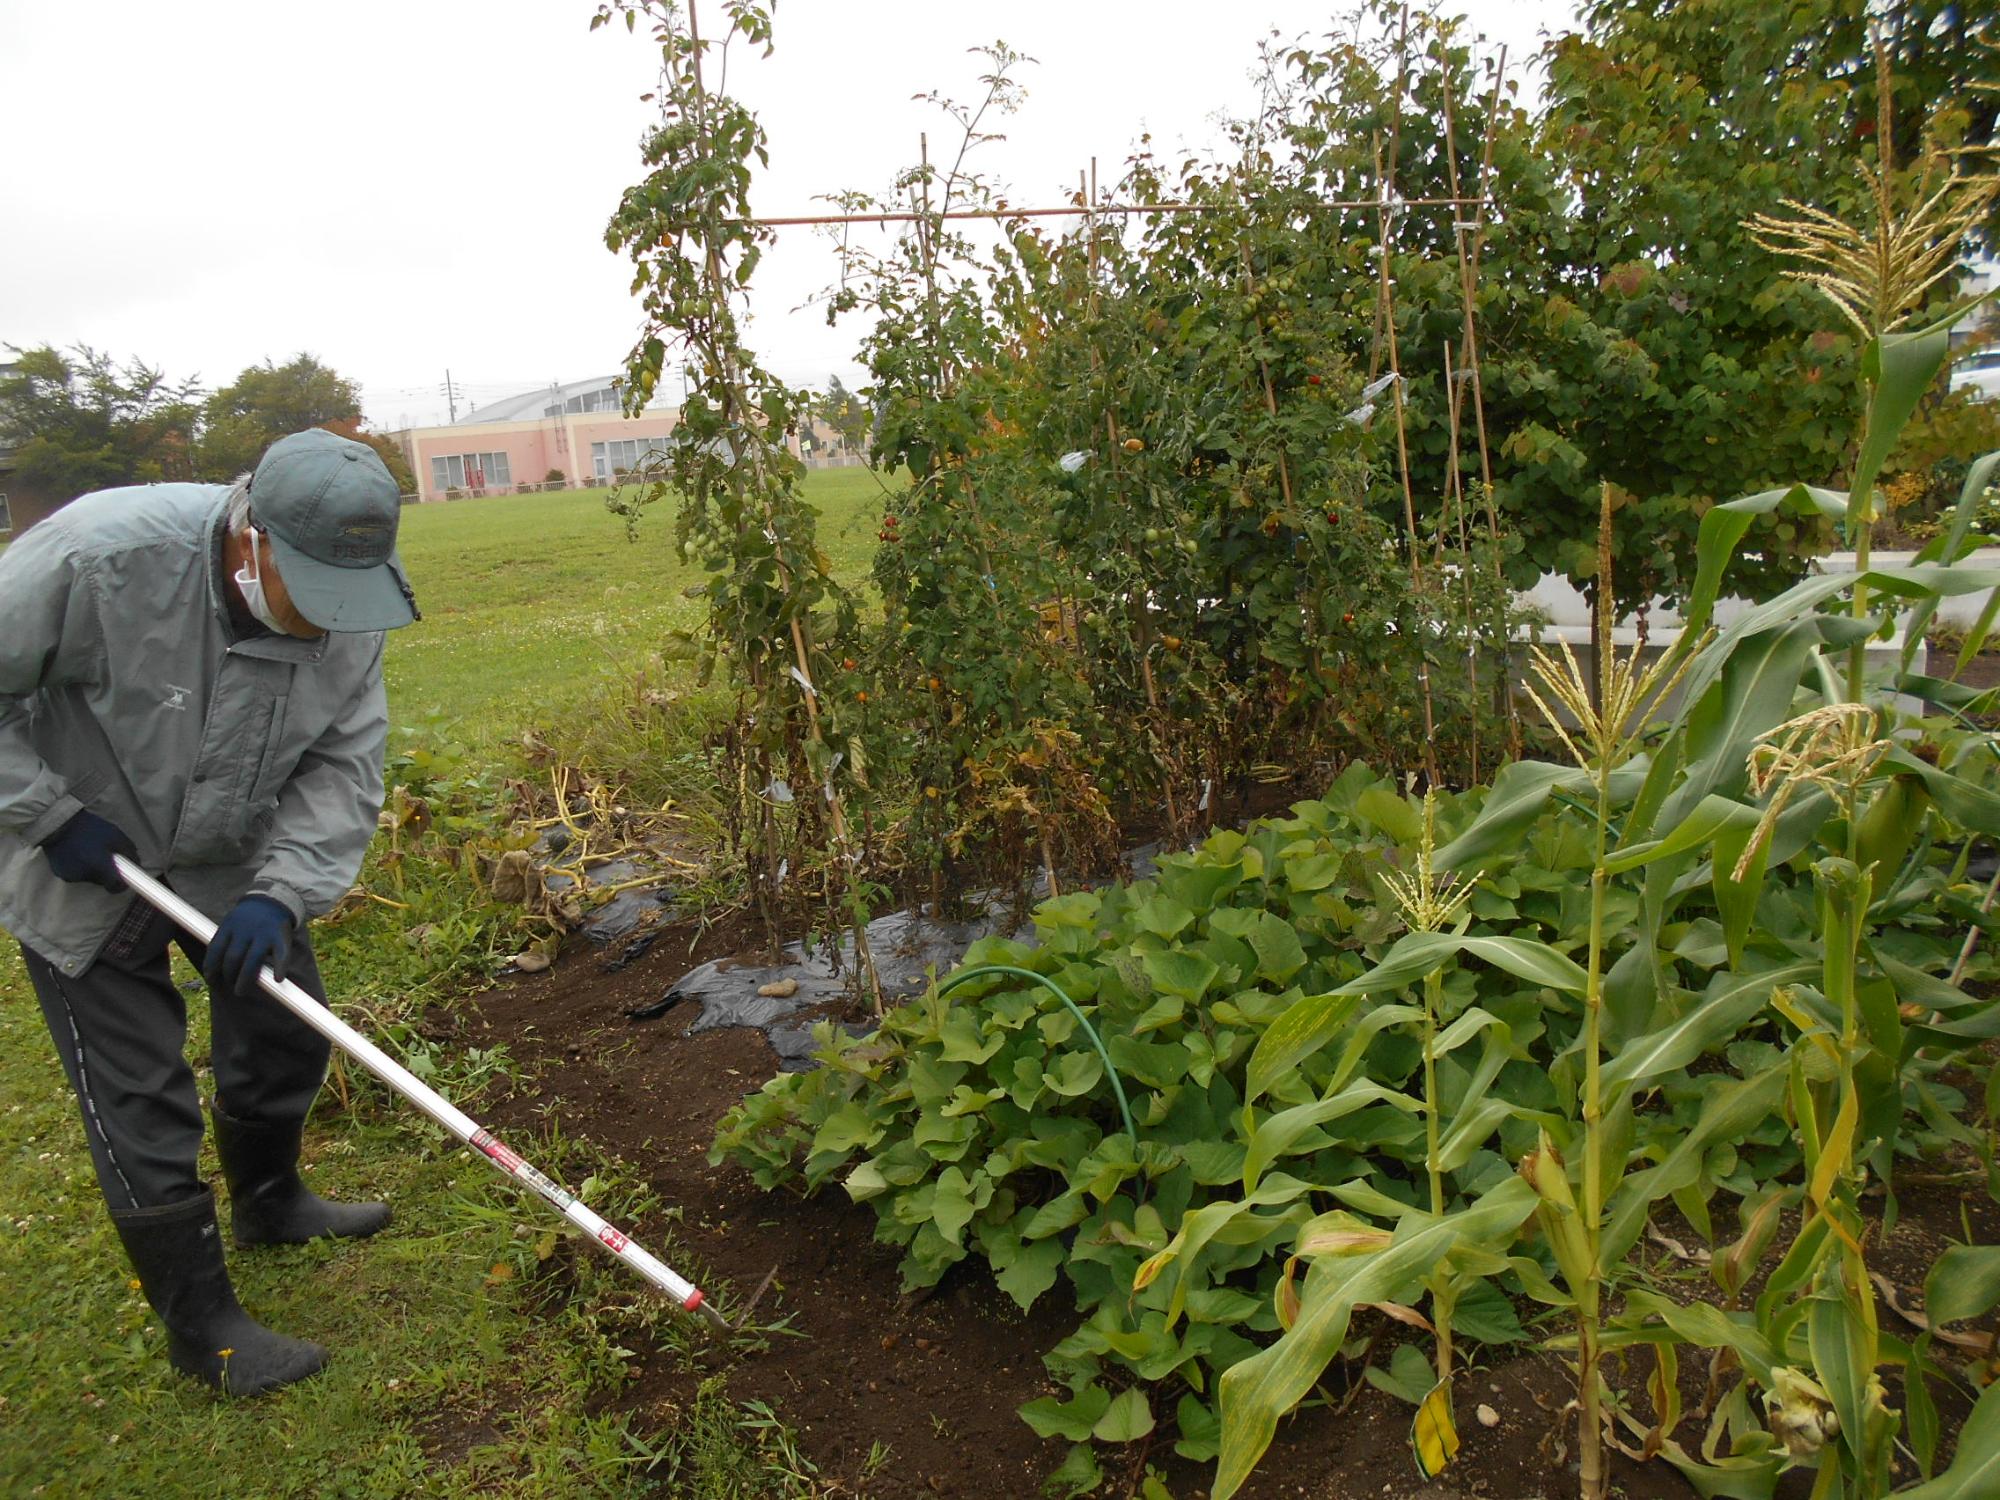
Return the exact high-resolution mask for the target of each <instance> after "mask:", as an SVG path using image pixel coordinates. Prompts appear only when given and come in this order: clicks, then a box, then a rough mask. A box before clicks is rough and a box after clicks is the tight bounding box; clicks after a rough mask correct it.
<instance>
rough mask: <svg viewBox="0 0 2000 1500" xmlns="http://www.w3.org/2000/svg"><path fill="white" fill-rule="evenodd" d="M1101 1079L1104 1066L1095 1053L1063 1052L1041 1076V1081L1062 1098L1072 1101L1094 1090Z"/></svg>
mask: <svg viewBox="0 0 2000 1500" xmlns="http://www.w3.org/2000/svg"><path fill="white" fill-rule="evenodd" d="M1103 1077H1104V1064H1103V1063H1102V1062H1101V1061H1099V1060H1098V1056H1097V1054H1096V1053H1095V1052H1065V1053H1063V1055H1062V1056H1061V1057H1059V1058H1057V1059H1056V1064H1055V1066H1054V1067H1052V1068H1050V1069H1049V1070H1048V1072H1046V1073H1045V1074H1043V1075H1042V1081H1043V1082H1044V1083H1046V1084H1047V1085H1048V1086H1049V1088H1050V1089H1052V1090H1053V1091H1054V1092H1056V1093H1058V1094H1061V1095H1062V1096H1063V1097H1064V1098H1066V1099H1074V1098H1075V1097H1076V1096H1077V1095H1078V1094H1087V1093H1089V1092H1090V1091H1091V1090H1092V1089H1094V1088H1096V1087H1097V1085H1098V1081H1099V1080H1100V1079H1102V1078H1103Z"/></svg>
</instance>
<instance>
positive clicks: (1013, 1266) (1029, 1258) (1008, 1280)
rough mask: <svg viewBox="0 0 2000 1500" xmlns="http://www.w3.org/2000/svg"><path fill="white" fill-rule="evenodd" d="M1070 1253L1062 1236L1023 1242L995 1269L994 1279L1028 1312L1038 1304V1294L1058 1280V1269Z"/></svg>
mask: <svg viewBox="0 0 2000 1500" xmlns="http://www.w3.org/2000/svg"><path fill="white" fill-rule="evenodd" d="M1067 1255H1068V1252H1067V1251H1066V1250H1065V1249H1064V1248H1063V1242H1062V1241H1061V1240H1055V1239H1049V1240H1037V1241H1035V1242H1034V1243H1033V1244H1024V1245H1023V1246H1021V1249H1020V1252H1019V1253H1018V1254H1017V1255H1015V1256H1014V1258H1013V1259H1012V1260H1010V1261H1008V1263H1007V1264H1006V1266H1005V1267H1004V1268H999V1269H997V1270H996V1271H995V1273H994V1277H993V1280H994V1283H995V1284H996V1285H997V1286H998V1287H999V1288H1000V1290H1001V1291H1003V1292H1005V1293H1006V1294H1007V1295H1008V1296H1010V1297H1012V1298H1013V1299H1014V1302H1015V1304H1016V1305H1017V1306H1019V1307H1020V1309H1021V1310H1022V1311H1023V1312H1026V1311H1027V1310H1028V1309H1029V1308H1030V1307H1033V1306H1034V1305H1035V1299H1036V1298H1037V1297H1039V1296H1041V1295H1042V1293H1043V1292H1046V1291H1047V1290H1048V1289H1049V1288H1050V1287H1052V1286H1054V1285H1055V1284H1056V1273H1057V1272H1059V1271H1060V1270H1061V1269H1062V1264H1063V1260H1064V1259H1065V1257H1066V1256H1067ZM996 1265H997V1262H996Z"/></svg>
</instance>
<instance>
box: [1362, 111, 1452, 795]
mask: <svg viewBox="0 0 2000 1500" xmlns="http://www.w3.org/2000/svg"><path fill="white" fill-rule="evenodd" d="M1398 97H1400V94H1399V96H1398ZM1375 176H1376V180H1377V181H1378V182H1380V183H1381V184H1382V200H1383V202H1385V203H1386V202H1388V201H1389V200H1390V199H1391V198H1392V197H1393V196H1394V194H1395V183H1394V180H1393V179H1392V178H1391V177H1390V176H1389V175H1388V174H1387V173H1386V172H1385V171H1384V169H1383V165H1382V145H1381V142H1380V141H1379V140H1378V141H1377V142H1376V144H1375ZM1389 219H1390V216H1389V215H1388V214H1384V215H1382V218H1381V226H1380V227H1381V235H1380V238H1379V239H1378V241H1377V245H1378V247H1379V249H1380V253H1381V261H1382V281H1381V291H1380V295H1379V297H1378V299H1377V302H1376V307H1377V311H1378V313H1379V314H1380V326H1382V327H1383V328H1385V329H1386V330H1387V332H1388V337H1387V339H1386V341H1385V342H1386V343H1387V345H1388V351H1389V373H1390V374H1391V375H1393V376H1395V379H1394V380H1392V381H1391V382H1390V383H1389V386H1390V391H1391V393H1392V394H1393V395H1394V396H1395V398H1396V452H1397V456H1398V458H1399V459H1400V461H1401V469H1402V476H1403V526H1404V528H1405V530H1406V531H1407V532H1408V534H1409V539H1410V589H1411V592H1412V593H1413V594H1415V595H1419V596H1421V594H1422V592H1423V581H1424V574H1423V544H1422V543H1421V542H1420V541H1419V539H1418V535H1417V501H1416V494H1415V492H1414V491H1413V490H1412V488H1411V484H1410V434H1409V424H1408V422H1407V420H1406V419H1405V417H1404V414H1403V374H1402V362H1401V356H1400V354H1399V353H1398V350H1397V344H1396V304H1395V298H1394V295H1393V294H1392V293H1391V291H1390V289H1389ZM1416 647H1417V682H1418V685H1419V686H1420V688H1421V689H1422V691H1423V699H1424V775H1425V777H1426V779H1427V780H1428V781H1429V782H1430V784H1431V785H1433V786H1435V785H1436V784H1437V779H1438V775H1437V747H1436V743H1435V741H1436V739H1437V715H1436V710H1435V709H1434V708H1433V707H1432V703H1431V668H1430V660H1429V658H1428V657H1427V656H1426V655H1425V646H1424V642H1423V640H1422V639H1421V632H1419V636H1418V639H1417V640H1416Z"/></svg>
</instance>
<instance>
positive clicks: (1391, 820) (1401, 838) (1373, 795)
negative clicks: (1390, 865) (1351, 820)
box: [1354, 786, 1424, 844]
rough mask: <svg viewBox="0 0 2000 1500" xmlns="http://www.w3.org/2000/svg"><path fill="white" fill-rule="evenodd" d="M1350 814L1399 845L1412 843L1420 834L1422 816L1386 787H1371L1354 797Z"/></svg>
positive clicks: (1421, 833) (1421, 832) (1422, 833)
mask: <svg viewBox="0 0 2000 1500" xmlns="http://www.w3.org/2000/svg"><path fill="white" fill-rule="evenodd" d="M1354 815H1355V816H1356V817H1357V818H1359V819H1361V820H1362V821H1363V822H1366V823H1373V824H1374V825H1375V826H1376V827H1377V828H1379V829H1381V830H1382V831H1383V832H1384V833H1386V834H1388V835H1389V837H1390V838H1392V839H1394V840H1395V841H1396V842H1397V843H1399V844H1414V843H1415V842H1416V841H1417V840H1418V839H1420V838H1422V837H1423V835H1424V815H1423V814H1422V813H1421V812H1419V811H1418V810H1417V809H1416V808H1414V807H1412V806H1411V805H1410V804H1409V802H1408V801H1407V800H1406V799H1404V798H1403V797H1400V796H1398V795H1397V794H1396V792H1395V791H1394V790H1393V789H1392V788H1390V787H1386V786H1371V787H1370V788H1368V790H1367V791H1365V792H1363V793H1362V794H1361V795H1360V796H1359V797H1357V798H1355V799H1354Z"/></svg>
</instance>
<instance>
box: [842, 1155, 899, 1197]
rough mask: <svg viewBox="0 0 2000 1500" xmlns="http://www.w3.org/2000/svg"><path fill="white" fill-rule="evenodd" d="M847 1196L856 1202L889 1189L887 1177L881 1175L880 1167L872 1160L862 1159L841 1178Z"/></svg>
mask: <svg viewBox="0 0 2000 1500" xmlns="http://www.w3.org/2000/svg"><path fill="white" fill-rule="evenodd" d="M841 1186H842V1187H844V1188H846V1189H847V1196H848V1197H849V1198H850V1199H852V1200H853V1201H854V1202H856V1203H865V1202H867V1201H868V1199H870V1198H873V1197H876V1196H877V1195H879V1194H882V1193H886V1192H888V1191H889V1179H888V1178H886V1177H884V1176H883V1175H882V1169H881V1168H880V1167H878V1166H876V1165H875V1163H874V1162H872V1161H864V1162H862V1163H861V1164H860V1165H859V1166H857V1167H856V1168H855V1169H854V1170H853V1171H852V1172H849V1173H848V1174H847V1176H846V1177H845V1178H844V1179H843V1180H842V1182H841Z"/></svg>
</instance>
